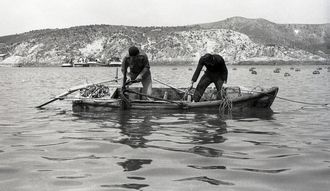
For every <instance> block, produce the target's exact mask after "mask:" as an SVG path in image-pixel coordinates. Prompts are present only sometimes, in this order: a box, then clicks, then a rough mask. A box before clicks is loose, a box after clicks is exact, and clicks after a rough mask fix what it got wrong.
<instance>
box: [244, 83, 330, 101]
mask: <svg viewBox="0 0 330 191" xmlns="http://www.w3.org/2000/svg"><path fill="white" fill-rule="evenodd" d="M258 87H260V86H256V87H255V88H253V89H252V90H241V91H245V92H248V93H252V92H256V93H262V94H266V95H269V96H274V95H271V94H267V93H265V92H262V91H263V88H262V87H260V88H261V92H260V91H254V90H255V89H256V88H258ZM275 97H277V98H278V99H282V100H285V101H290V102H294V103H301V104H307V105H329V103H310V102H304V101H296V100H292V99H287V98H284V97H280V96H278V95H276V96H275Z"/></svg>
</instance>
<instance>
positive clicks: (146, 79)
mask: <svg viewBox="0 0 330 191" xmlns="http://www.w3.org/2000/svg"><path fill="white" fill-rule="evenodd" d="M128 68H129V72H128V71H127V69H128ZM121 71H122V73H123V75H124V78H123V83H124V84H125V83H127V82H129V81H132V80H136V81H138V82H142V86H143V90H142V93H143V94H148V95H151V93H152V80H151V72H150V65H149V60H148V56H147V55H146V54H145V53H142V52H140V50H139V49H138V48H137V47H135V46H132V47H130V48H129V49H128V55H127V56H125V58H124V59H123V61H122V65H121Z"/></svg>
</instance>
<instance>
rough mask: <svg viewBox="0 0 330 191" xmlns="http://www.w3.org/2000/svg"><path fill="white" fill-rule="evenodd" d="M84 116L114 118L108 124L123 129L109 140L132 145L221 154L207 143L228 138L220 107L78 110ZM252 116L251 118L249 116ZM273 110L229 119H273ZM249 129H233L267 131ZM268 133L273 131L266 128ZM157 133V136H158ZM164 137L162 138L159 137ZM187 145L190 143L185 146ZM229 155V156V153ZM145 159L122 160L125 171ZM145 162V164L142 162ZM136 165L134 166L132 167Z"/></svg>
mask: <svg viewBox="0 0 330 191" xmlns="http://www.w3.org/2000/svg"><path fill="white" fill-rule="evenodd" d="M75 115H76V116H79V117H80V118H81V119H84V120H86V117H87V120H88V118H90V119H93V120H91V121H90V122H93V121H94V120H95V119H98V120H102V121H111V123H109V126H108V127H105V126H106V125H104V124H103V126H102V128H116V129H120V132H119V134H117V135H116V136H113V137H111V138H107V139H106V140H110V141H111V142H113V143H120V144H123V145H127V146H130V147H131V148H134V149H136V148H157V149H161V150H166V151H171V152H181V153H193V154H196V155H200V156H204V157H222V156H223V153H224V151H223V150H220V149H215V148H211V147H208V146H206V145H207V144H219V143H224V142H225V141H226V140H227V139H226V138H225V137H224V135H225V134H226V133H228V132H227V123H226V120H228V116H224V115H223V114H221V113H219V111H216V110H213V111H209V110H205V109H202V110H198V111H161V110H156V111H150V110H124V111H122V110H114V111H113V112H108V113H79V114H77V113H76V114H75ZM250 118H251V119H250ZM272 118H273V111H272V110H271V109H269V110H249V111H246V112H233V113H232V115H231V116H230V120H232V119H236V120H243V121H244V120H252V119H253V120H270V119H272ZM249 131H250V132H247V130H244V129H234V130H233V131H232V132H234V133H253V134H262V133H264V132H259V131H252V130H249ZM267 134H272V135H273V134H274V133H273V132H267ZM155 137H157V139H156V138H155ZM159 137H161V138H159ZM181 145H188V146H189V147H188V148H187V147H182V146H181ZM226 157H228V156H226ZM143 161H144V160H142V159H129V160H128V161H126V162H123V163H120V165H121V166H123V168H124V169H125V170H126V171H130V170H132V169H134V168H138V167H140V166H141V165H142V164H144V163H143ZM141 162H142V164H140V163H141ZM132 166H133V167H132Z"/></svg>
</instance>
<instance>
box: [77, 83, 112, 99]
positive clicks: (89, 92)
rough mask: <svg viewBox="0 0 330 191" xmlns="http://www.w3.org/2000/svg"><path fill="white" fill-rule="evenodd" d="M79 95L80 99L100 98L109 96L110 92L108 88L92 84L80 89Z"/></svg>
mask: <svg viewBox="0 0 330 191" xmlns="http://www.w3.org/2000/svg"><path fill="white" fill-rule="evenodd" d="M80 95H81V96H82V97H88V98H101V97H105V96H110V90H109V87H108V86H105V85H103V84H93V85H90V86H87V87H86V88H84V89H81V90H80Z"/></svg>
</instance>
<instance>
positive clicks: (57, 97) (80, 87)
mask: <svg viewBox="0 0 330 191" xmlns="http://www.w3.org/2000/svg"><path fill="white" fill-rule="evenodd" d="M117 80H118V79H115V80H106V81H102V82H97V83H92V84H84V85H80V86H76V87H73V88H70V89H69V90H68V91H66V92H64V93H62V94H60V95H58V96H55V97H54V98H53V99H51V100H49V101H47V102H46V103H43V104H41V105H38V106H37V107H36V108H41V107H42V106H44V105H47V104H49V103H52V102H54V101H56V100H59V99H63V97H64V96H67V95H69V94H71V93H73V92H75V91H78V90H80V89H83V88H86V87H87V86H90V85H96V84H102V83H107V82H114V81H117Z"/></svg>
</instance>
